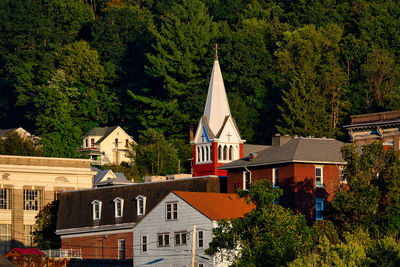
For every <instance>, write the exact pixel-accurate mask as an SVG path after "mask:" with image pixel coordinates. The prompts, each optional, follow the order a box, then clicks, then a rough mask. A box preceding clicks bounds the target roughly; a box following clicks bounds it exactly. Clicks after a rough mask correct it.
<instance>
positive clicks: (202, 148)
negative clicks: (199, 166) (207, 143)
mask: <svg viewBox="0 0 400 267" xmlns="http://www.w3.org/2000/svg"><path fill="white" fill-rule="evenodd" d="M201 161H204V147H201Z"/></svg>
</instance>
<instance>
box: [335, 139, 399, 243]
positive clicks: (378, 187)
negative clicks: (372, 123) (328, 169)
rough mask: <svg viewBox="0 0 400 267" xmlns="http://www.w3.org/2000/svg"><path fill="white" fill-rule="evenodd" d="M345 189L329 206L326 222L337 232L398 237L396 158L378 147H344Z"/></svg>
mask: <svg viewBox="0 0 400 267" xmlns="http://www.w3.org/2000/svg"><path fill="white" fill-rule="evenodd" d="M342 153H343V157H344V159H345V160H346V162H347V165H346V168H345V170H344V177H345V179H346V180H347V186H346V187H343V188H339V190H338V191H337V192H336V193H335V196H334V198H333V200H332V202H331V203H330V206H331V207H330V215H328V216H327V217H328V218H330V220H332V221H333V222H334V223H335V224H336V225H337V226H339V227H340V230H341V231H342V232H343V231H352V230H354V229H356V228H363V229H365V230H368V231H369V232H370V233H371V235H372V237H379V236H384V235H393V236H397V235H398V234H399V233H400V223H399V222H400V197H399V192H400V157H399V153H398V152H395V151H393V150H386V149H384V148H383V145H382V144H380V143H375V144H371V145H365V146H363V148H362V151H361V152H360V151H359V150H358V149H357V147H356V146H355V145H349V146H344V147H343V149H342Z"/></svg>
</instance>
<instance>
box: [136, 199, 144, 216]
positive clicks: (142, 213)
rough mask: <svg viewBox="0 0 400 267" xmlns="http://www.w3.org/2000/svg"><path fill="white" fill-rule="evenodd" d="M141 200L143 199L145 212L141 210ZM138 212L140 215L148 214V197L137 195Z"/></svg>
mask: <svg viewBox="0 0 400 267" xmlns="http://www.w3.org/2000/svg"><path fill="white" fill-rule="evenodd" d="M140 200H142V205H143V212H141V211H140ZM136 214H137V215H138V216H143V215H145V214H146V197H145V196H142V195H139V196H137V197H136Z"/></svg>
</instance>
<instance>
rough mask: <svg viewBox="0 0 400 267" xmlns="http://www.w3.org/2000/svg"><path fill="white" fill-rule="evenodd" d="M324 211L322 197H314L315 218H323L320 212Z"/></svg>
mask: <svg viewBox="0 0 400 267" xmlns="http://www.w3.org/2000/svg"><path fill="white" fill-rule="evenodd" d="M323 211H324V199H323V198H316V199H315V219H316V220H323V219H324V217H323V216H322V212H323Z"/></svg>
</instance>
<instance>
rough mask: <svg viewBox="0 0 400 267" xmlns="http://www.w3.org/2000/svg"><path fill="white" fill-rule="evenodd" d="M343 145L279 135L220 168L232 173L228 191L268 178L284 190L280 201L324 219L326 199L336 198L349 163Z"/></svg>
mask: <svg viewBox="0 0 400 267" xmlns="http://www.w3.org/2000/svg"><path fill="white" fill-rule="evenodd" d="M342 146H343V143H342V142H339V141H337V140H335V139H328V138H304V137H297V138H291V137H289V136H275V137H273V140H272V146H271V147H270V148H267V149H265V150H263V151H260V152H258V153H253V154H250V155H249V156H248V157H244V158H242V159H240V160H236V161H233V162H231V163H228V164H226V165H224V166H222V167H220V169H224V170H227V172H228V178H227V191H228V193H233V192H235V190H236V189H237V188H243V189H245V190H246V189H248V188H249V186H250V185H251V183H252V182H254V181H256V180H262V179H267V180H269V181H270V182H271V184H272V186H279V187H280V188H282V189H283V191H284V194H283V196H282V197H281V199H280V200H279V204H281V205H283V206H286V207H290V208H292V209H294V210H295V211H298V212H301V213H303V214H305V215H306V217H307V218H308V219H309V220H312V219H322V218H323V217H322V211H323V210H324V204H325V202H326V201H330V200H331V199H332V197H333V194H334V192H335V190H336V189H337V187H338V186H339V185H340V183H341V181H340V179H341V178H340V177H341V170H342V168H343V166H344V164H345V161H344V160H343V158H342V156H341V153H340V149H341V147H342ZM342 182H343V181H342Z"/></svg>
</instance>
